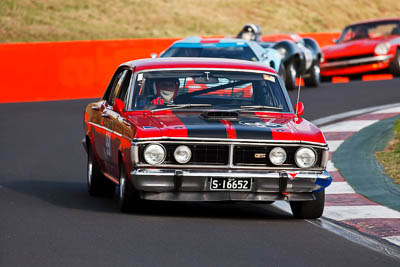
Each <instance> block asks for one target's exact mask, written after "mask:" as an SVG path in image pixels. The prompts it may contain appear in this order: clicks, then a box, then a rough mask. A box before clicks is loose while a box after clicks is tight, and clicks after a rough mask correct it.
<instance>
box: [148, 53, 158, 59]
mask: <svg viewBox="0 0 400 267" xmlns="http://www.w3.org/2000/svg"><path fill="white" fill-rule="evenodd" d="M157 56H158V55H157V53H151V54H150V57H151V58H156V57H157Z"/></svg>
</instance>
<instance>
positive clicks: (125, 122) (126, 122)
mask: <svg viewBox="0 0 400 267" xmlns="http://www.w3.org/2000/svg"><path fill="white" fill-rule="evenodd" d="M122 122H123V123H124V124H125V125H126V126H129V127H130V126H131V124H130V123H129V122H128V121H127V120H125V119H123V120H122Z"/></svg>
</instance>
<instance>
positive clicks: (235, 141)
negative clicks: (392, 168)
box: [82, 58, 332, 218]
mask: <svg viewBox="0 0 400 267" xmlns="http://www.w3.org/2000/svg"><path fill="white" fill-rule="evenodd" d="M296 111H297V114H296ZM303 112H304V107H303V104H302V103H301V102H299V104H298V105H297V108H296V109H294V108H293V107H292V105H291V103H290V100H289V97H288V94H287V92H286V89H285V88H284V83H283V81H282V80H281V79H280V77H279V76H278V75H277V74H276V72H275V71H274V70H273V69H271V68H269V67H267V66H265V65H263V64H260V63H254V62H250V61H243V60H232V59H210V58H154V59H142V60H135V61H131V62H127V63H124V64H122V65H121V66H119V67H118V69H117V71H116V72H115V74H114V76H113V78H112V80H111V82H110V84H109V86H108V88H107V90H106V91H105V94H104V96H103V98H101V99H100V100H98V101H96V102H94V103H91V104H89V105H88V106H87V107H86V110H85V114H84V131H85V138H84V139H83V141H82V143H83V144H84V147H85V149H86V151H87V154H88V161H87V184H88V191H89V193H90V194H91V195H102V196H112V195H113V194H114V191H115V188H116V186H118V198H119V207H120V209H121V211H130V210H132V209H134V208H136V207H138V206H139V205H140V203H142V202H143V200H164V201H258V202H265V203H271V202H273V201H275V200H287V201H289V202H290V204H291V207H292V211H293V214H294V216H295V217H298V218H317V217H320V216H321V215H322V212H323V209H324V196H325V195H324V194H325V193H324V189H325V187H327V186H328V185H329V184H330V183H331V181H332V178H331V177H330V175H329V173H328V172H327V171H326V170H325V168H326V165H327V161H328V155H329V153H328V146H327V144H326V141H325V138H324V136H323V134H322V133H321V131H320V130H319V129H318V128H317V127H316V126H314V125H313V124H311V123H310V122H308V121H306V120H305V119H302V118H301V117H299V116H300V115H301V114H303Z"/></svg>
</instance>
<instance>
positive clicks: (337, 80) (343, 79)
mask: <svg viewBox="0 0 400 267" xmlns="http://www.w3.org/2000/svg"><path fill="white" fill-rule="evenodd" d="M348 82H350V78H349V77H340V76H335V77H332V83H348Z"/></svg>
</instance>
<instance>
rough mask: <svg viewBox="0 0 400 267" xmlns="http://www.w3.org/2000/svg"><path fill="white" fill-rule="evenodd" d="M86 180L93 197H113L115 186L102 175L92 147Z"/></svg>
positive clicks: (89, 148)
mask: <svg viewBox="0 0 400 267" xmlns="http://www.w3.org/2000/svg"><path fill="white" fill-rule="evenodd" d="M86 178H87V180H86V181H87V186H88V192H89V194H90V195H91V196H106V197H112V196H113V195H114V191H115V184H114V183H113V182H111V181H110V180H108V179H107V178H106V177H105V176H104V175H103V174H102V173H101V171H100V167H99V165H98V163H97V161H96V158H95V156H94V152H93V150H92V149H91V147H90V146H89V147H88V159H87V175H86Z"/></svg>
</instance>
